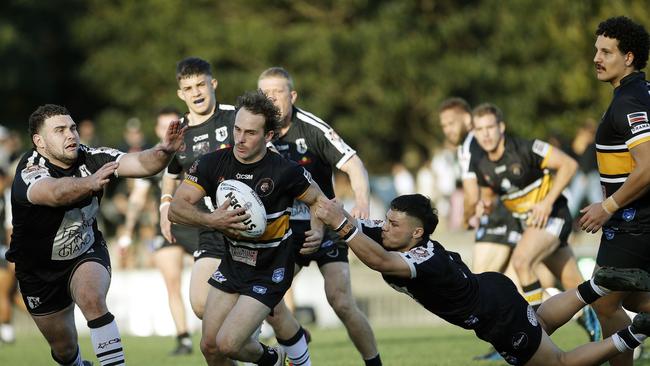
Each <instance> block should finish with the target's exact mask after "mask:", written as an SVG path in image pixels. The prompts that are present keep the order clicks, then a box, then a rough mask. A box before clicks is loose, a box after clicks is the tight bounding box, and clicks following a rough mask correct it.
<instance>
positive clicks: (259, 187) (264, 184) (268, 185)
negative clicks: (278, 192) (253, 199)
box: [255, 178, 275, 197]
mask: <svg viewBox="0 0 650 366" xmlns="http://www.w3.org/2000/svg"><path fill="white" fill-rule="evenodd" d="M274 188H275V183H273V179H271V178H262V179H260V180H259V181H258V182H257V184H256V185H255V193H257V195H258V196H260V197H266V196H268V195H270V194H271V192H273V189H274Z"/></svg>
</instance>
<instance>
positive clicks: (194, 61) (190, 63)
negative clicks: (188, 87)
mask: <svg viewBox="0 0 650 366" xmlns="http://www.w3.org/2000/svg"><path fill="white" fill-rule="evenodd" d="M195 75H210V76H212V67H211V66H210V63H209V62H208V61H206V60H203V59H200V58H198V57H187V58H184V59H182V60H180V61H179V62H178V64H176V81H181V80H182V79H185V78H188V77H190V76H195Z"/></svg>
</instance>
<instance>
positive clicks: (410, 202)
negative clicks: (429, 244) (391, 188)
mask: <svg viewBox="0 0 650 366" xmlns="http://www.w3.org/2000/svg"><path fill="white" fill-rule="evenodd" d="M390 209H391V210H393V211H400V212H404V213H405V214H407V215H409V216H411V217H415V218H416V219H418V220H420V222H422V228H423V229H424V238H425V239H428V238H429V236H431V234H433V232H434V231H435V230H436V226H438V211H437V210H436V209H435V208H433V206H431V200H430V199H429V198H428V197H426V196H423V195H421V194H419V193H416V194H405V195H402V196H398V197H396V198H395V199H393V200H392V201H391V202H390Z"/></svg>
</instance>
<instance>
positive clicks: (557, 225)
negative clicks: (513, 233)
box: [519, 200, 573, 248]
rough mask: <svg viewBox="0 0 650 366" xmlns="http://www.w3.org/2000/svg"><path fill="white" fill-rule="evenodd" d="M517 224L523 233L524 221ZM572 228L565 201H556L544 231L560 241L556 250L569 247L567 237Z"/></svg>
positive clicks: (569, 213) (571, 220)
mask: <svg viewBox="0 0 650 366" xmlns="http://www.w3.org/2000/svg"><path fill="white" fill-rule="evenodd" d="M519 222H520V225H521V227H522V232H523V231H524V230H525V229H526V220H524V219H521V220H519ZM572 226H573V217H572V216H571V211H570V210H569V206H568V205H567V203H566V200H561V201H559V202H558V201H556V203H555V204H554V205H553V210H552V211H551V214H550V215H549V217H548V221H547V223H546V228H545V231H546V232H548V233H549V234H551V235H553V236H555V237H556V238H558V239H560V245H559V246H558V248H563V247H566V246H568V245H569V235H571V231H572V230H573V228H572Z"/></svg>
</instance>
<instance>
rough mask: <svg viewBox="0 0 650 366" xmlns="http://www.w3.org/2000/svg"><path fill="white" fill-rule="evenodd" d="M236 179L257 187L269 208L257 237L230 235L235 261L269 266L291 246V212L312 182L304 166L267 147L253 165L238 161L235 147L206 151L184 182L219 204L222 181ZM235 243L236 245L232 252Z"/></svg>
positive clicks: (261, 266)
mask: <svg viewBox="0 0 650 366" xmlns="http://www.w3.org/2000/svg"><path fill="white" fill-rule="evenodd" d="M228 179H236V180H238V181H241V182H243V183H246V184H247V185H248V186H249V187H251V188H252V189H253V190H255V193H257V195H258V196H259V197H260V199H261V200H262V203H263V204H264V208H265V209H266V223H267V224H266V231H265V232H264V234H262V236H260V237H259V238H256V239H237V240H235V239H232V238H227V239H228V240H227V241H226V242H228V243H229V251H230V253H231V254H232V255H233V260H235V261H239V262H242V263H245V264H248V265H250V266H252V267H256V268H258V267H259V268H266V266H267V264H268V263H271V262H272V261H273V256H274V255H275V253H276V250H282V249H287V250H290V249H288V247H289V239H290V237H291V229H290V227H289V215H290V213H291V206H292V205H293V201H294V199H299V198H301V197H302V195H303V194H304V193H305V192H306V191H307V189H308V188H309V186H310V184H311V176H310V174H309V172H307V171H306V170H305V169H304V168H302V167H301V166H299V165H298V164H296V163H295V162H292V161H289V160H287V159H285V158H283V157H282V156H280V155H278V154H275V153H273V152H272V151H271V150H267V152H266V154H265V155H264V157H263V158H262V159H261V160H260V161H258V162H255V163H252V164H243V163H241V162H239V161H238V160H237V159H236V158H235V155H234V154H233V150H232V148H227V149H222V150H219V151H215V152H211V153H208V154H205V155H203V156H201V157H200V158H199V160H197V161H196V163H195V164H194V165H192V167H191V168H190V169H189V170H188V171H187V174H186V175H185V182H186V183H188V184H190V185H193V186H195V187H197V188H199V189H201V190H202V191H203V192H205V195H206V196H208V197H210V199H211V201H212V204H213V205H215V207H217V206H216V197H215V196H216V192H217V187H218V186H219V183H221V182H223V181H224V180H228ZM233 246H234V247H235V248H237V250H236V251H233V249H234V248H233Z"/></svg>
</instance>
